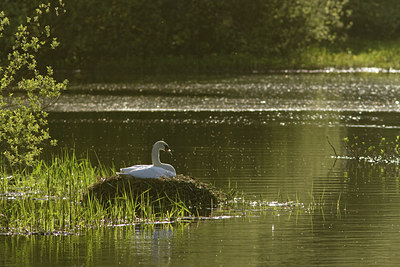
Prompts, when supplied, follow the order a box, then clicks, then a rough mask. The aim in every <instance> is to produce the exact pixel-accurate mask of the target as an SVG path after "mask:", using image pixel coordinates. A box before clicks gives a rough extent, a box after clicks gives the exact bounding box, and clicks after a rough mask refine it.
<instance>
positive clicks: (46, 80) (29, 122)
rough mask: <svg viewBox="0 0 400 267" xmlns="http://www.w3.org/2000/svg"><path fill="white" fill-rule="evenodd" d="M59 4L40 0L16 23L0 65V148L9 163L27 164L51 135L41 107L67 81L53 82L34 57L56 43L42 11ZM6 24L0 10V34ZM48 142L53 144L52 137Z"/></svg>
mask: <svg viewBox="0 0 400 267" xmlns="http://www.w3.org/2000/svg"><path fill="white" fill-rule="evenodd" d="M59 4H60V5H59V6H55V7H54V8H52V6H51V5H50V4H40V5H39V6H38V8H37V9H36V10H35V16H33V17H28V18H27V19H26V22H25V23H23V24H21V25H20V26H18V28H17V29H16V32H15V34H14V36H13V38H11V40H12V48H11V51H10V52H9V53H8V57H7V59H6V60H5V61H2V66H1V67H0V150H1V152H2V155H3V156H5V157H6V158H7V160H8V161H9V162H10V163H11V164H12V165H14V164H27V165H30V164H31V163H32V162H33V161H34V159H35V157H37V156H38V155H39V154H40V153H41V151H42V149H43V147H42V146H43V144H44V142H45V141H46V140H50V139H51V138H50V135H49V130H48V129H47V128H46V126H47V120H46V117H47V113H46V111H45V110H46V107H48V106H49V105H51V104H52V103H53V101H54V100H55V99H57V97H59V95H60V93H61V91H62V90H64V89H65V88H66V85H67V81H63V82H61V83H58V82H56V81H55V80H54V78H53V69H52V68H51V67H50V66H47V67H46V68H45V70H43V67H40V66H39V64H38V61H37V55H38V53H39V51H41V50H43V49H45V48H49V49H55V48H56V47H57V46H58V44H59V43H58V41H57V39H56V38H52V37H51V28H50V26H49V25H47V24H43V23H42V19H43V17H44V16H45V15H46V14H49V13H51V12H55V13H56V14H58V13H59V12H60V11H62V6H63V4H62V2H61V1H60V3H59ZM9 24H10V21H9V19H8V18H7V17H6V16H5V14H4V12H1V13H0V36H2V33H3V32H4V30H5V28H6V26H8V25H9ZM42 73H44V74H42ZM50 143H51V144H53V145H54V144H55V140H52V141H51V142H50Z"/></svg>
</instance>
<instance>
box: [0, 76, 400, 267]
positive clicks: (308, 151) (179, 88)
mask: <svg viewBox="0 0 400 267" xmlns="http://www.w3.org/2000/svg"><path fill="white" fill-rule="evenodd" d="M399 87H400V76H399V75H398V74H376V73H280V74H269V75H250V76H235V77H190V78H182V77H180V78H163V79H158V80H156V81H154V80H153V81H149V80H142V81H135V82H130V83H114V84H111V83H102V84H94V83H90V84H82V85H73V86H71V88H70V90H69V92H67V93H66V94H64V96H62V97H61V98H60V100H59V101H58V102H57V104H56V105H55V106H54V107H53V109H52V110H51V114H50V129H51V132H52V135H53V136H54V137H55V138H57V139H59V141H60V144H61V146H68V147H70V146H74V147H75V148H76V150H77V151H78V153H82V154H86V153H88V154H89V156H90V157H91V158H92V159H93V161H97V160H99V161H100V162H102V163H103V164H105V165H107V166H115V167H116V168H117V169H118V168H120V167H125V166H127V165H132V164H136V163H149V162H150V151H151V147H152V144H153V143H154V142H155V141H157V140H160V139H163V140H165V141H167V142H168V144H169V145H170V146H171V148H172V150H173V157H170V156H168V155H161V159H162V161H165V162H168V163H171V164H173V165H174V166H175V168H176V170H177V172H178V173H182V174H186V175H190V176H193V177H196V178H197V179H199V180H201V181H204V182H210V183H212V184H215V185H216V186H218V187H220V188H222V189H224V190H228V189H229V188H231V187H237V189H238V190H240V191H243V193H244V195H245V198H246V199H247V200H249V201H253V200H254V201H259V200H267V201H278V202H279V203H283V202H286V201H289V200H295V201H296V200H298V201H299V202H301V203H303V205H304V207H303V208H287V207H281V208H280V207H277V208H275V209H273V208H272V209H270V210H259V209H258V208H257V207H256V206H255V207H254V209H252V210H250V211H247V213H246V214H243V215H241V216H233V217H229V216H226V217H218V216H215V217H212V218H208V219H204V220H198V221H196V222H188V223H187V224H178V225H164V224H162V225H147V226H135V227H126V226H125V227H122V226H121V227H115V228H109V229H101V230H96V231H95V230H88V231H86V232H84V233H82V234H81V235H77V236H75V235H74V236H0V248H1V249H0V266H14V265H28V264H29V265H35V264H36V265H49V264H52V265H53V264H57V265H59V266H77V265H99V266H109V265H117V264H119V265H125V266H126V265H130V266H132V265H137V264H144V265H150V266H151V265H158V266H166V265H167V266H168V265H170V266H182V265H189V266H202V265H212V266H215V265H220V266H266V265H278V264H282V265H305V264H306V265H310V264H313V265H314V264H315V265H333V266H336V265H350V264H360V265H361V264H363V265H367V264H376V265H388V264H396V263H399V262H400V252H399V251H398V249H397V248H398V245H400V180H399V173H398V166H397V165H395V164H372V163H368V162H367V163H365V162H356V161H354V160H351V159H348V158H346V157H345V156H346V150H345V149H344V147H343V142H342V140H343V138H344V137H347V136H359V138H360V139H361V140H363V141H365V145H366V146H369V145H370V144H375V143H377V142H378V141H379V140H380V138H381V137H385V138H387V140H393V139H395V138H396V136H397V135H400V133H399V128H400V120H399V118H400V116H399V115H400V102H399V101H400V90H399V89H400V88H399ZM327 137H328V138H329V141H330V142H331V143H332V145H333V146H334V147H335V149H336V152H337V154H338V155H339V156H340V157H339V159H335V157H334V156H335V154H334V151H333V149H332V147H331V146H330V145H329V143H328V141H327ZM315 201H316V202H321V203H323V205H317V206H315V205H314V206H313V209H309V208H308V207H310V204H312V203H313V202H315Z"/></svg>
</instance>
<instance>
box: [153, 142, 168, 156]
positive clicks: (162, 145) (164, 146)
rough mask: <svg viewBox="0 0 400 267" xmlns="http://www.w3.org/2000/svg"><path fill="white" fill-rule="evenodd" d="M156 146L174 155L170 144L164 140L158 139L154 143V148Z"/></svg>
mask: <svg viewBox="0 0 400 267" xmlns="http://www.w3.org/2000/svg"><path fill="white" fill-rule="evenodd" d="M154 148H156V149H158V150H163V151H165V152H167V153H168V154H170V155H172V152H171V149H170V148H169V146H168V144H167V143H166V142H164V141H158V142H156V143H155V144H154V146H153V149H154Z"/></svg>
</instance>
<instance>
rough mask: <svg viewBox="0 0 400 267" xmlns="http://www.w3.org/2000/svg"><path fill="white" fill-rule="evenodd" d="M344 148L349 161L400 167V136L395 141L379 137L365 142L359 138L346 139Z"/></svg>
mask: <svg viewBox="0 0 400 267" xmlns="http://www.w3.org/2000/svg"><path fill="white" fill-rule="evenodd" d="M343 146H344V148H345V150H346V158H347V159H355V160H357V161H359V162H361V161H364V162H369V163H374V164H385V165H387V164H396V165H400V136H399V135H397V136H396V137H395V138H394V139H389V138H386V137H378V138H377V139H376V140H363V139H362V138H360V137H358V136H353V137H345V138H344V139H343Z"/></svg>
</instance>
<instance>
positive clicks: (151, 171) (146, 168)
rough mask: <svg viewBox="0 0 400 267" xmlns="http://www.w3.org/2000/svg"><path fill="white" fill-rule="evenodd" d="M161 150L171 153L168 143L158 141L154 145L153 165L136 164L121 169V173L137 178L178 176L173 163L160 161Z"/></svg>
mask: <svg viewBox="0 0 400 267" xmlns="http://www.w3.org/2000/svg"><path fill="white" fill-rule="evenodd" d="M160 150H164V151H166V152H168V153H170V149H169V146H168V144H167V143H165V142H164V141H158V142H156V143H155V144H154V145H153V149H152V152H151V160H152V163H153V164H152V165H134V166H131V167H126V168H122V169H120V172H119V173H117V174H119V175H124V176H133V177H136V178H159V177H173V176H176V171H175V168H174V167H173V166H172V165H169V164H165V163H161V162H160Z"/></svg>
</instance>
